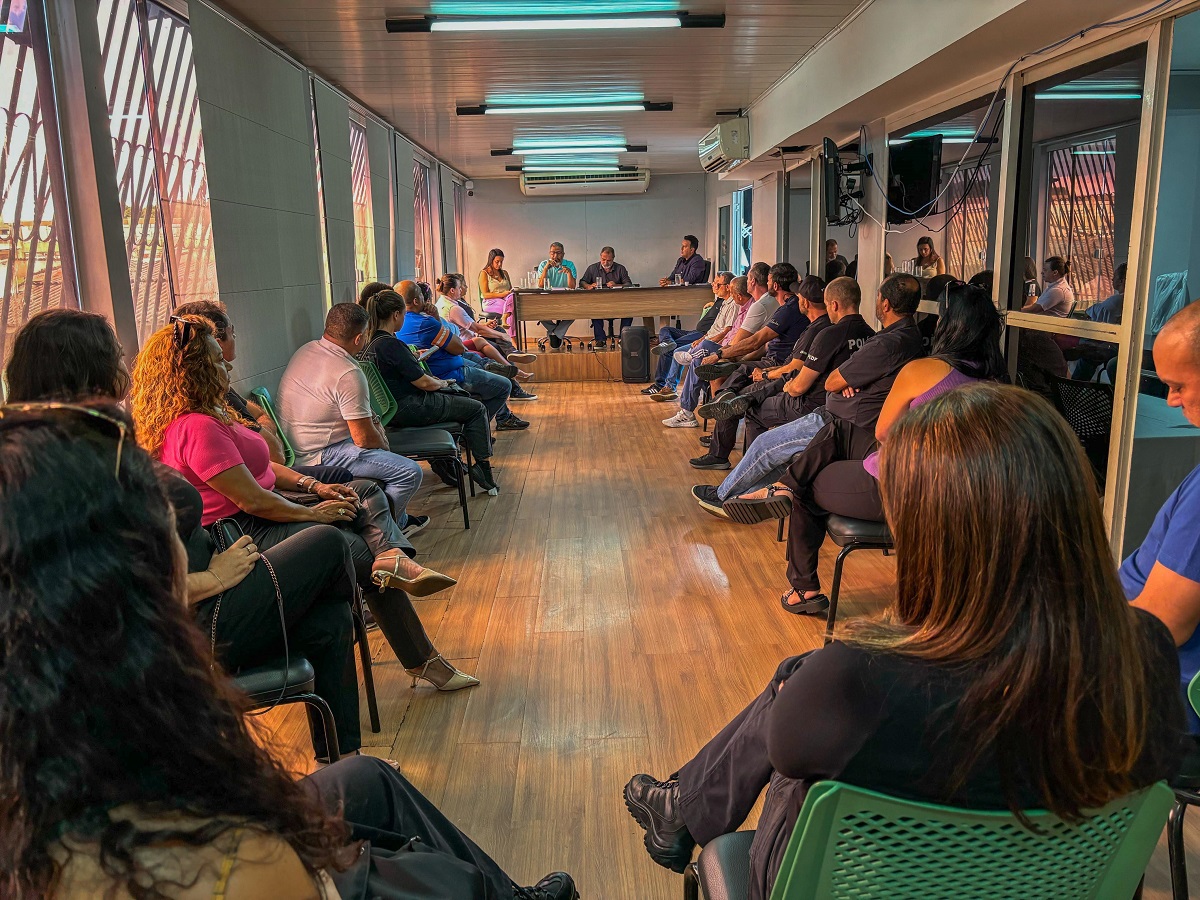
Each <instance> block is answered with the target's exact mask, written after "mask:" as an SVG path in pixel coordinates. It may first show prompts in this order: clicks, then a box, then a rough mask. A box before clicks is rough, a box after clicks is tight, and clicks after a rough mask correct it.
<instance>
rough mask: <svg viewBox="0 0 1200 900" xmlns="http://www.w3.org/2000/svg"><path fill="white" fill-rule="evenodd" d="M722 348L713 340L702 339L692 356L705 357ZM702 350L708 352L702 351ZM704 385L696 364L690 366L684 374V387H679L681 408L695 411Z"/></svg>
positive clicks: (695, 357)
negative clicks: (697, 375) (698, 376)
mask: <svg viewBox="0 0 1200 900" xmlns="http://www.w3.org/2000/svg"><path fill="white" fill-rule="evenodd" d="M720 349H721V345H720V344H714V343H713V342H712V341H701V342H700V346H698V347H697V348H696V349H695V350H693V351H692V358H693V359H703V358H704V357H705V356H707V355H708V354H709V353H716V352H717V351H718V350H720ZM700 351H707V352H704V353H701V352H700ZM703 386H704V382H702V381H701V380H700V379H699V378H697V377H696V366H695V365H690V366H688V367H687V372H686V373H685V374H684V376H683V387H681V388H680V389H679V408H680V409H686V410H687V411H688V412H695V411H696V407H697V406H699V405H700V388H702V387H703Z"/></svg>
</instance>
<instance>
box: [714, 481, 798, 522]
mask: <svg viewBox="0 0 1200 900" xmlns="http://www.w3.org/2000/svg"><path fill="white" fill-rule="evenodd" d="M785 490H786V488H785V489H784V490H782V491H781V490H779V489H778V488H776V487H775V485H773V484H772V485H770V486H768V487H767V496H765V497H760V498H759V499H757V500H747V499H746V498H744V497H733V498H731V499H729V500H726V501H725V503H724V504H723V508H724V510H725V514H726V515H728V516H729V518H731V519H733V521H735V522H741V523H742V524H743V525H757V524H758V523H759V522H769V521H771V520H772V519H786V518H787V517H788V516H789V515H791V512H792V497H791V493H790V492H788V493H784V491H785Z"/></svg>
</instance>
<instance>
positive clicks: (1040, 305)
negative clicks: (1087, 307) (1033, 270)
mask: <svg viewBox="0 0 1200 900" xmlns="http://www.w3.org/2000/svg"><path fill="white" fill-rule="evenodd" d="M1070 272H1071V264H1070V263H1069V262H1067V261H1066V260H1065V259H1063V258H1062V257H1061V256H1051V257H1049V258H1048V259H1047V260H1046V261H1045V262H1044V263H1043V264H1042V281H1043V282H1044V283H1045V285H1046V288H1045V290H1043V291H1042V293H1041V296H1039V297H1037V298H1035V299H1032V300H1030V301H1029V302H1028V303H1026V304H1025V305H1024V306H1022V307H1021V312H1031V313H1041V314H1042V315H1046V316H1058V317H1059V318H1060V319H1065V318H1066V317H1067V316H1069V315H1070V314H1071V310H1072V309H1073V308H1074V306H1075V291H1074V289H1073V288H1072V287H1071V282H1070V281H1069V280H1068V279H1067V276H1068V275H1069V274H1070Z"/></svg>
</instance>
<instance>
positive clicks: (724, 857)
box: [683, 831, 754, 900]
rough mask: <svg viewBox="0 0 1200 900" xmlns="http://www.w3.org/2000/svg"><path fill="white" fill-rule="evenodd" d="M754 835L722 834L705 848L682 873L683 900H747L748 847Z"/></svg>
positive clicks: (748, 878) (750, 833)
mask: <svg viewBox="0 0 1200 900" xmlns="http://www.w3.org/2000/svg"><path fill="white" fill-rule="evenodd" d="M753 841H754V832H753V831H735V832H733V833H732V834H723V835H721V836H720V837H718V838H716V839H714V840H712V841H709V842H708V843H707V844H705V845H704V851H703V852H702V853H701V854H700V857H699V859H697V860H696V861H695V862H692V863H688V867H687V868H686V869H684V872H683V898H684V900H700V891H701V889H703V890H704V897H705V900H746V898H747V897H749V896H750V844H751V843H753Z"/></svg>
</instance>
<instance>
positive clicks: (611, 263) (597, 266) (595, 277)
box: [579, 247, 633, 350]
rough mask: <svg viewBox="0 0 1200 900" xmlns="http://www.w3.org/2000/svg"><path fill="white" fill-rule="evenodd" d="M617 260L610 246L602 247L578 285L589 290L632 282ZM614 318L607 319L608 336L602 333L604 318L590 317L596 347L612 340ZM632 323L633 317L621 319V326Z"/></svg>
mask: <svg viewBox="0 0 1200 900" xmlns="http://www.w3.org/2000/svg"><path fill="white" fill-rule="evenodd" d="M616 260H617V251H616V250H614V249H613V248H612V247H604V248H603V249H601V251H600V262H594V263H592V264H591V265H590V266H588V267H587V271H586V272H584V273H583V277H582V278H580V279H579V286H580V287H582V288H586V289H587V290H589V291H595V290H604V289H606V288H621V287H625V286H626V285H630V284H633V279H632V278H630V277H629V272H628V270H626V268H625V267H624V266H623V265H621V264H620V263H619V262H617V261H616ZM614 321H616V320H615V319H609V320H608V336H607V338H606V337H605V334H604V322H605V320H604V319H592V337H593V338H594V339H595V342H596V349H597V350H603V349H604V342H605V340H606V339H607V340H612V338H613V337H614V335H613V322H614ZM632 324H633V319H622V320H621V328H622V329H625V328H628V327H629V326H630V325H632Z"/></svg>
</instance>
